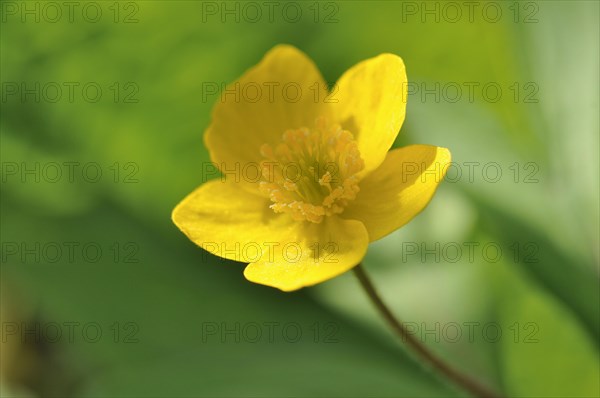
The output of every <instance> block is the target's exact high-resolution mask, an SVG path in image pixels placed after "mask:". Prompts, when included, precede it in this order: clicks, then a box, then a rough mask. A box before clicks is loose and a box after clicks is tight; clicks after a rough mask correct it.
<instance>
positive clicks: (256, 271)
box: [244, 216, 369, 291]
mask: <svg viewBox="0 0 600 398" xmlns="http://www.w3.org/2000/svg"><path fill="white" fill-rule="evenodd" d="M297 227H298V229H297V230H296V231H295V233H289V234H287V235H282V236H281V240H280V242H279V245H277V246H275V247H274V248H273V250H271V251H270V252H268V253H265V254H264V256H263V258H261V259H260V260H259V261H257V262H255V263H251V264H249V265H248V266H247V267H246V269H245V270H244V276H245V277H246V279H248V280H249V281H251V282H255V283H260V284H262V285H267V286H272V287H276V288H278V289H281V290H283V291H292V290H296V289H300V288H302V287H305V286H311V285H314V284H317V283H320V282H323V281H325V280H328V279H331V278H333V277H335V276H337V275H339V274H342V273H344V272H346V271H348V270H349V269H351V268H353V267H354V266H355V265H357V264H358V263H360V261H361V260H362V258H363V257H364V255H365V253H366V251H367V246H368V243H369V237H368V234H367V230H366V229H365V227H364V225H363V224H362V223H360V222H358V221H355V220H342V219H340V218H338V217H335V216H332V217H327V218H326V219H325V220H323V222H322V223H321V224H312V223H297ZM290 232H291V231H290Z"/></svg>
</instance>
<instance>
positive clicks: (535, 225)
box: [0, 1, 600, 397]
mask: <svg viewBox="0 0 600 398" xmlns="http://www.w3.org/2000/svg"><path fill="white" fill-rule="evenodd" d="M51 3H55V4H58V7H57V6H53V5H52V4H51ZM0 4H1V5H2V24H1V80H2V103H1V105H2V112H1V120H0V123H1V124H0V128H1V156H2V196H1V198H2V200H1V211H2V214H1V222H2V224H1V240H2V266H1V267H2V268H1V272H2V274H1V283H2V285H1V286H2V302H1V305H2V345H1V349H2V351H1V354H2V355H1V362H0V364H1V370H0V375H1V377H2V379H1V387H2V394H3V396H77V397H100V396H102V397H110V396H121V397H133V396H135V397H142V396H152V397H166V396H171V397H175V396H178V397H180V396H211V397H215V396H223V397H225V396H227V397H229V396H277V397H284V396H286V397H291V396H294V397H299V396H336V397H340V396H356V397H364V396H394V397H396V396H411V397H416V396H422V397H433V396H436V397H438V396H439V397H442V396H466V393H464V392H462V391H460V390H458V389H457V388H456V387H454V386H453V385H452V384H451V383H449V382H448V381H447V380H445V379H443V378H442V377H440V376H438V375H437V374H435V373H434V372H431V370H430V369H428V368H427V367H424V366H422V365H421V364H420V363H419V361H418V360H416V359H415V358H414V357H413V356H412V355H411V354H410V353H408V352H406V351H405V349H404V347H403V346H402V344H400V343H399V342H398V341H396V339H395V338H394V336H392V335H391V333H390V332H389V331H388V330H387V328H386V325H384V324H383V322H382V321H381V320H380V319H379V318H378V316H377V314H376V313H375V311H374V309H373V308H372V307H371V305H370V303H369V302H368V301H367V300H366V298H365V295H364V293H363V292H362V291H361V289H360V287H359V285H358V283H357V281H356V280H355V279H354V277H353V275H352V274H351V273H350V274H346V275H343V276H341V277H339V278H336V279H334V280H331V281H329V282H327V283H324V284H321V285H318V286H316V287H313V288H308V289H303V290H301V291H299V292H295V293H282V292H279V291H277V290H275V289H271V288H267V287H263V286H259V285H254V284H252V283H249V282H247V281H245V280H244V278H243V276H242V270H243V265H242V264H237V263H233V262H226V261H222V260H220V259H218V258H215V257H211V256H209V255H208V254H206V253H204V252H203V251H202V250H200V249H199V248H197V247H195V246H194V245H193V244H192V243H191V242H189V241H188V240H187V239H186V238H185V236H184V235H183V234H182V233H180V232H179V231H178V230H177V228H176V227H175V226H174V225H173V224H172V223H171V221H170V212H171V209H172V208H173V207H174V206H175V205H176V204H177V203H178V201H179V200H180V199H182V198H183V197H184V195H186V194H187V193H189V192H190V191H192V190H193V189H194V188H195V187H196V186H198V185H199V184H200V183H201V182H202V181H203V176H202V169H201V165H202V164H203V162H207V161H208V160H209V158H208V153H207V151H206V149H205V148H204V146H203V141H202V134H203V130H204V128H206V126H207V125H208V123H209V116H210V110H211V107H212V105H213V104H214V102H215V101H217V100H218V96H216V95H209V96H203V94H205V93H203V83H206V82H217V83H219V84H220V83H221V82H223V83H228V82H232V81H234V80H235V79H236V78H237V77H239V76H240V75H241V74H242V73H243V72H244V71H245V70H246V69H248V68H249V67H251V66H252V65H254V64H256V63H257V62H258V61H259V60H260V58H261V57H262V56H263V55H264V53H265V52H266V51H267V50H269V49H270V48H271V47H273V46H274V45H276V44H278V43H289V44H293V45H295V46H297V47H299V48H300V49H302V50H303V51H305V52H306V53H307V54H308V55H309V56H311V57H312V58H313V59H314V60H315V62H316V64H317V65H318V66H319V67H320V68H321V70H322V72H323V74H324V76H325V78H326V80H327V81H328V82H329V83H330V84H333V83H334V82H335V80H336V79H337V78H338V77H339V76H340V75H341V74H342V73H343V72H344V71H345V70H346V69H348V68H349V67H351V66H352V65H354V64H355V63H357V62H359V61H361V60H363V59H366V58H369V57H372V56H375V55H377V54H380V53H382V52H392V53H395V54H398V55H400V56H401V57H402V58H403V59H404V61H405V63H406V65H407V72H408V78H409V82H411V84H412V85H411V86H410V88H409V89H410V90H411V91H410V92H411V94H410V95H409V101H408V113H407V119H406V122H405V124H404V126H403V128H402V132H401V134H400V135H399V137H398V139H397V141H396V143H395V146H403V145H408V144H413V143H421V144H433V145H438V146H445V147H448V148H450V150H451V151H452V154H453V161H455V162H456V164H457V168H458V169H460V171H461V172H462V175H461V176H460V177H457V176H456V171H457V170H454V172H455V174H453V178H454V180H453V181H446V182H445V183H444V184H442V186H441V188H440V190H439V191H438V193H437V194H436V196H435V198H434V200H433V201H432V203H431V204H430V205H429V207H428V208H427V209H426V210H425V211H424V212H423V213H422V214H421V215H419V216H418V217H417V218H416V219H415V220H414V221H412V222H411V223H410V224H409V225H408V226H406V227H405V228H403V229H402V230H400V231H397V232H396V233H394V234H392V235H390V236H388V237H386V238H385V239H383V240H381V241H379V242H376V243H374V244H372V245H371V246H370V248H369V252H368V255H367V258H366V259H365V262H364V264H365V267H366V269H367V270H368V271H369V272H370V273H371V274H372V275H373V278H374V282H375V284H376V285H377V286H378V288H379V290H380V291H381V294H382V295H383V296H384V299H385V300H386V301H387V302H388V303H389V304H390V306H391V307H392V308H393V310H394V311H395V313H396V314H397V315H398V316H399V317H400V318H401V319H403V320H405V321H407V322H410V325H411V327H412V328H413V330H415V333H417V336H418V337H419V338H421V339H422V340H423V341H424V342H425V343H426V344H427V345H429V346H430V347H431V349H432V350H434V351H435V352H436V353H438V354H439V355H440V356H442V357H444V358H445V359H447V361H449V362H451V363H452V364H454V365H455V366H456V367H458V368H459V369H462V370H464V371H465V372H468V373H470V374H473V375H475V376H476V377H477V378H478V379H480V380H481V381H482V382H483V383H485V384H487V385H489V386H491V387H493V388H494V389H495V390H497V391H499V392H501V393H502V394H505V395H507V396H518V397H533V396H535V397H547V396H569V397H570V396H586V397H597V396H599V395H600V390H599V389H600V387H599V382H600V380H599V376H598V375H599V362H598V335H599V333H600V322H599V293H598V286H599V285H598V259H599V244H598V242H599V203H598V193H599V180H600V178H599V175H598V174H599V164H598V150H599V142H598V137H599V134H598V132H599V122H598V107H599V98H598V87H599V83H600V82H599V77H598V70H599V65H598V62H599V43H598V40H599V37H600V34H599V21H598V19H599V5H598V4H599V3H598V2H596V1H540V2H529V1H528V2H491V3H487V2H474V3H472V4H474V6H472V5H471V6H467V5H465V4H464V3H462V2H454V3H445V2H395V1H340V2H314V1H308V2H296V3H293V5H291V6H287V8H285V7H286V3H285V2H276V5H275V7H276V8H275V9H274V13H273V14H272V18H269V15H268V12H267V11H268V8H267V7H268V6H265V5H264V4H263V3H262V2H256V3H253V5H250V6H248V3H243V2H226V3H223V2H204V3H202V2H194V1H138V2H113V1H109V2H74V4H75V5H74V8H73V13H72V14H69V8H68V7H67V6H65V5H64V4H63V3H62V2H48V3H46V2H13V1H3V2H1V3H0ZM36 4H37V5H36ZM48 4H51V5H50V6H48ZM490 4H491V5H490ZM256 5H258V6H259V8H260V9H261V11H262V17H260V18H257V17H256V14H255V9H256ZM53 7H54V8H53ZM226 7H228V8H226ZM236 7H237V8H236ZM248 7H254V8H248ZM290 7H293V8H290ZM470 7H474V8H470ZM57 8H58V9H59V11H60V12H61V15H60V16H59V15H58V14H57V13H56V12H57V11H56V9H57ZM284 8H285V10H286V13H284V12H283V10H284ZM215 9H216V10H217V11H216V14H215V13H214V10H215ZM227 9H231V10H234V11H233V14H227V13H226V12H225V11H226V10H227ZM297 9H300V10H301V12H302V14H301V17H300V18H297V17H296V16H295V15H296V14H294V12H295V10H297ZM32 10H33V11H32ZM36 10H37V11H36ZM97 10H100V12H101V14H98V13H97ZM235 10H238V11H235ZM436 10H437V11H436ZM457 10H458V11H459V12H460V13H461V14H460V16H459V15H458V14H457ZM469 10H471V12H470V11H469ZM498 10H500V14H498ZM223 18H224V19H225V21H223V20H222V19H223ZM236 19H237V20H239V21H236ZM256 19H257V21H255V20H256ZM36 84H39V88H38V89H36ZM57 85H58V86H59V87H60V88H61V89H62V94H61V95H60V96H59V97H56V86H57ZM69 87H73V97H72V98H70V97H69ZM97 87H100V88H101V90H102V94H101V95H99V96H98V100H97V101H95V98H96V92H95V89H96V88H97ZM457 87H458V88H459V89H460V91H458V92H459V93H460V94H461V95H460V96H459V97H460V98H457V97H458V96H457V91H456V90H457ZM469 87H472V88H473V91H472V92H470V91H469ZM490 87H491V88H490ZM497 87H500V89H501V95H499V96H498V95H497V94H495V92H494V90H495V89H496V88H497ZM84 88H85V90H84ZM484 88H485V90H484ZM27 90H30V91H31V90H33V93H32V92H30V91H27ZM427 90H429V91H427ZM486 90H489V91H486ZM36 91H37V94H36ZM28 93H29V94H28ZM37 95H39V98H36V96H37ZM55 99H56V100H55ZM65 162H75V163H68V164H73V165H74V166H73V167H74V177H73V180H72V181H71V180H69V178H68V175H67V170H68V169H67V168H66V167H63V168H62V174H61V176H60V177H58V178H55V177H56V175H55V172H56V168H53V167H54V166H55V165H57V164H58V165H64V164H65ZM471 162H475V163H471ZM490 163H495V165H493V167H492V168H485V166H486V165H487V164H490ZM469 164H472V165H473V166H469ZM53 165H54V166H53ZM86 165H87V166H86ZM84 166H86V167H88V169H86V170H83V167H84ZM36 167H37V169H36ZM469 167H473V169H471V170H472V171H473V172H472V174H469V173H468V172H469ZM484 168H485V170H484ZM497 169H500V171H501V173H502V175H501V176H500V177H498V178H496V170H497ZM27 170H33V171H30V172H28V171H27ZM97 170H100V172H101V173H102V175H101V176H100V177H98V178H96V177H95V172H96V171H97ZM84 171H85V172H84ZM488 173H489V174H488ZM90 175H91V176H92V178H89V176H90ZM86 176H87V177H88V178H87V179H86V178H84V177H86ZM90 180H93V181H90ZM96 180H97V181H96ZM436 245H437V246H436ZM468 245H471V246H472V247H474V252H473V253H474V255H473V256H472V257H471V256H468V255H467V254H468ZM486 245H487V246H486ZM457 246H458V247H460V248H461V249H462V252H458V255H457V254H456V253H457V252H456V247H457ZM488 246H491V247H492V249H490V252H485V251H484V250H483V248H484V247H488ZM69 247H72V248H73V249H72V250H73V251H72V253H73V257H72V258H71V257H70V256H69V250H68V248H69ZM497 247H500V248H501V249H502V253H501V255H496V254H494V250H495V249H496V248H497ZM57 248H58V249H57ZM57 250H58V251H57ZM427 250H429V252H428V251H427ZM427 253H429V254H427ZM436 255H437V256H438V258H436ZM36 325H37V326H36ZM68 325H74V326H73V330H74V334H73V337H72V338H71V339H70V338H69V335H68V330H69V329H68V327H69V326H68ZM236 325H237V326H236ZM248 325H254V326H248ZM256 325H258V330H259V331H260V332H261V333H262V337H261V338H259V339H257V340H258V341H256V342H255V341H253V337H254V336H255V330H256V328H255V329H252V330H251V329H249V328H251V327H255V326H256ZM265 325H274V326H273V328H274V335H273V338H272V339H269V338H268V336H266V334H267V331H268V326H265ZM290 325H291V326H290ZM36 327H37V328H38V329H36ZM85 327H87V329H85V330H84V328H85ZM213 327H214V328H216V332H215V333H209V331H212V332H214V330H213V329H211V328H213ZM236 327H238V328H240V329H239V332H236V331H235V330H236V329H235V328H236ZM286 327H287V328H290V327H291V328H292V329H293V330H292V329H290V330H288V332H289V333H287V334H286V332H284V329H285V328H286ZM90 328H91V329H90ZM228 328H232V329H233V330H234V331H233V332H231V333H229V334H227V329H228ZM244 328H246V329H244ZM244 330H245V332H243V331H244ZM297 330H300V332H301V336H300V337H299V338H296V335H295V333H294V331H297ZM57 331H58V332H59V333H61V336H60V338H59V337H57V335H56V333H57ZM97 331H100V333H101V336H100V337H99V338H96V332H97ZM457 331H458V332H459V333H461V334H460V336H459V337H458V338H457V334H456V333H457ZM469 331H471V332H472V333H469ZM498 333H500V335H498ZM90 336H91V337H90ZM290 336H291V337H290ZM236 338H237V339H238V340H239V341H236Z"/></svg>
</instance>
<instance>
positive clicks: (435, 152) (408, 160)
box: [342, 145, 451, 242]
mask: <svg viewBox="0 0 600 398" xmlns="http://www.w3.org/2000/svg"><path fill="white" fill-rule="evenodd" d="M450 160H451V158H450V151H448V149H446V148H440V147H435V146H430V145H411V146H407V147H404V148H400V149H395V150H393V151H390V152H389V153H388V155H387V156H386V158H385V161H384V162H383V164H382V165H381V166H380V167H379V168H377V169H376V170H375V171H373V172H372V173H371V174H369V175H368V176H367V177H365V179H364V180H362V181H361V182H360V185H359V186H360V192H359V193H358V195H357V197H356V199H355V200H354V201H353V202H351V203H350V204H349V206H348V208H347V209H346V210H345V211H344V213H342V216H343V217H344V218H348V219H354V220H360V221H362V223H363V224H364V225H365V226H366V227H367V230H368V231H369V239H370V240H371V242H373V241H375V240H378V239H380V238H382V237H384V236H385V235H387V234H389V233H391V232H393V231H394V230H396V229H398V228H400V227H401V226H403V225H404V224H406V223H408V222H409V221H410V220H411V219H412V218H413V217H415V216H416V215H417V214H419V212H420V211H421V210H423V209H424V208H425V206H427V203H429V201H430V200H431V198H432V196H433V194H434V193H435V190H436V189H437V187H438V185H439V184H440V182H441V181H442V180H443V178H444V176H445V174H446V171H447V169H448V166H449V164H450Z"/></svg>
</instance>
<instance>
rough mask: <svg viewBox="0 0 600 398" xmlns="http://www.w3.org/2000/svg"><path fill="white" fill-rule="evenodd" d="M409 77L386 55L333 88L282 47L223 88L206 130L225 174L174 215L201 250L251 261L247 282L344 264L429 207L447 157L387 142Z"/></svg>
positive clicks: (325, 272) (290, 286)
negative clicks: (329, 88)
mask: <svg viewBox="0 0 600 398" xmlns="http://www.w3.org/2000/svg"><path fill="white" fill-rule="evenodd" d="M406 83H407V80H406V72H405V68H404V63H403V61H402V59H401V58H399V57H398V56H396V55H392V54H382V55H379V56H377V57H375V58H372V59H368V60H366V61H363V62H360V63H359V64H357V65H355V66H354V67H352V68H351V69H349V70H348V71H346V72H345V73H344V74H343V76H342V77H341V78H340V79H339V81H338V83H337V84H336V86H335V87H334V89H333V90H332V91H331V92H330V91H329V90H328V88H327V85H326V84H325V82H324V80H323V77H322V76H321V74H320V72H319V70H318V69H317V67H316V66H315V65H314V63H313V62H312V61H311V60H310V59H309V58H308V57H307V56H306V55H305V54H304V53H302V52H301V51H299V50H298V49H296V48H294V47H291V46H287V45H279V46H276V47H275V48H273V49H272V50H271V51H269V52H268V53H267V54H266V55H265V56H264V58H263V59H262V60H261V62H260V63H259V64H258V65H256V66H255V67H253V68H252V69H250V70H249V71H247V72H246V74H244V75H243V76H242V77H241V78H240V79H239V81H237V82H235V83H234V84H231V85H229V86H228V87H227V88H226V89H225V90H224V92H223V93H222V94H221V98H220V99H219V100H218V101H217V103H216V105H215V107H214V110H213V114H212V122H211V124H210V126H209V127H208V129H207V130H206V133H205V136H204V139H205V144H206V146H207V147H208V149H209V151H210V156H211V161H212V163H213V164H214V165H216V166H217V167H218V168H219V170H220V171H221V173H222V177H221V178H218V179H214V180H211V181H209V182H207V183H205V184H203V185H202V186H200V187H199V188H197V189H196V190H195V191H194V192H192V193H191V194H190V195H188V196H187V197H186V198H185V199H184V200H183V201H182V202H181V203H179V205H178V206H177V207H176V208H175V209H174V210H173V221H174V222H175V224H176V225H177V226H178V227H179V229H181V231H183V232H184V233H185V234H186V235H187V236H188V237H189V239H191V240H192V241H193V242H194V243H196V244H197V245H199V246H200V247H202V248H204V249H205V250H207V251H209V252H211V253H213V254H215V255H217V256H220V257H224V258H227V259H230V260H235V261H240V262H245V263H249V264H248V266H247V267H246V269H245V270H244V276H245V277H246V278H247V279H248V280H250V281H252V282H256V283H260V284H264V285H268V286H273V287H276V288H279V289H281V290H284V291H291V290H296V289H299V288H302V287H304V286H310V285H314V284H316V283H319V282H323V281H325V280H327V279H330V278H333V277H335V276H337V275H339V274H341V273H343V272H345V271H348V270H349V269H351V268H352V267H354V266H355V265H357V264H358V263H359V262H360V261H361V260H362V258H363V257H364V255H365V253H366V251H367V246H368V244H369V242H373V241H375V240H378V239H380V238H382V237H384V236H385V235H387V234H389V233H391V232H393V231H394V230H396V229H398V228H400V227H401V226H403V225H404V224H406V223H407V222H409V221H410V220H411V219H412V218H413V217H415V216H416V215H417V214H418V213H419V212H420V211H421V210H423V208H424V207H425V206H426V205H427V203H428V202H429V200H430V199H431V197H432V196H433V194H434V192H435V190H436V188H437V186H438V184H439V183H440V182H441V180H442V178H443V176H444V173H445V171H446V169H447V166H448V165H449V163H450V152H449V151H448V150H447V149H445V148H439V147H435V146H428V145H412V146H407V147H404V148H401V149H394V150H392V151H389V149H390V147H391V146H392V144H393V142H394V140H395V138H396V136H397V134H398V132H399V130H400V127H401V126H402V122H403V121H404V117H405V114H406V88H407V87H406V86H407V84H406ZM388 151H389V152H388Z"/></svg>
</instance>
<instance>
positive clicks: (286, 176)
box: [260, 117, 364, 223]
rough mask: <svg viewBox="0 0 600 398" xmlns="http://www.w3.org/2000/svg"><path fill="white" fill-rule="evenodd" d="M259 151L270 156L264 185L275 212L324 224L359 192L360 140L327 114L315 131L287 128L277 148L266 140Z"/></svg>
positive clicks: (264, 175) (262, 190) (263, 166)
mask: <svg viewBox="0 0 600 398" xmlns="http://www.w3.org/2000/svg"><path fill="white" fill-rule="evenodd" d="M260 153H261V155H262V156H263V157H264V158H265V159H264V160H263V162H262V167H261V168H262V181H261V182H260V190H261V192H263V193H264V194H266V195H268V196H269V199H270V200H271V201H272V202H273V204H272V205H271V206H270V208H271V209H273V211H275V212H276V213H283V212H286V213H289V214H290V215H291V216H292V218H293V219H295V220H298V221H310V222H313V223H320V222H321V221H323V217H326V216H331V215H333V214H340V213H342V212H343V211H344V208H345V207H346V205H347V204H348V202H350V201H352V200H354V199H355V198H356V194H357V193H358V192H359V187H358V176H357V174H358V172H360V171H361V170H362V169H363V168H364V162H363V160H362V158H361V157H360V152H359V151H358V146H357V144H356V141H355V140H354V137H353V136H352V134H351V133H350V132H349V131H346V130H343V129H342V128H341V127H340V126H339V125H330V124H329V123H328V122H327V119H325V118H322V117H321V118H319V119H317V121H316V123H315V128H314V129H312V130H311V129H309V128H307V127H301V128H299V129H296V130H287V131H286V132H284V133H283V136H282V142H281V143H279V144H278V145H276V146H275V148H273V147H272V146H270V145H267V144H264V145H262V146H261V148H260Z"/></svg>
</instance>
